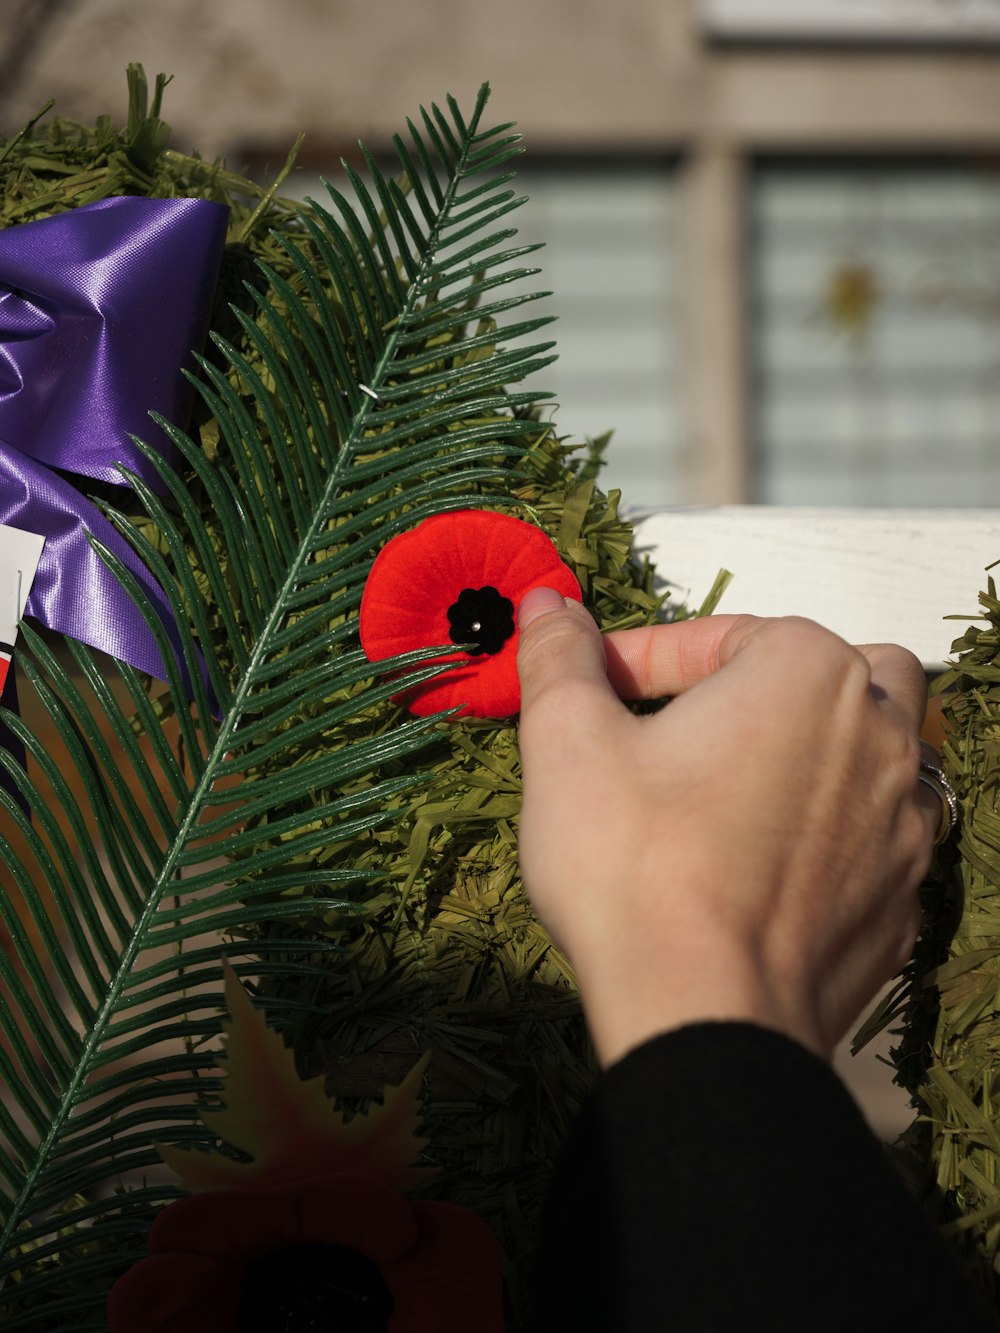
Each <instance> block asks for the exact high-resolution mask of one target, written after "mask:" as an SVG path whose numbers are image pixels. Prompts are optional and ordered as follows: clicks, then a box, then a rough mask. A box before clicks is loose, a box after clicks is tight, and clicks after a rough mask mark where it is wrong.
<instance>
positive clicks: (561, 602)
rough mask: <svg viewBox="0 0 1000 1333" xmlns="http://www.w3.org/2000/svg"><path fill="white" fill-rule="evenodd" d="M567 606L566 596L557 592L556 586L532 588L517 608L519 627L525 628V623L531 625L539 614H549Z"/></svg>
mask: <svg viewBox="0 0 1000 1333" xmlns="http://www.w3.org/2000/svg"><path fill="white" fill-rule="evenodd" d="M565 606H566V599H565V597H563V595H562V593H559V592H556V590H555V588H531V589H530V590H529V591H528V592H526V593H525V594H524V596H523V597H522V598H521V605H520V606H519V607H518V608H517V627H518V629H524V627H525V625H530V624H531V622H532V621H533V620H537V619H538V617H539V616H547V615H548V613H549V612H550V611H562V610H564V609H565Z"/></svg>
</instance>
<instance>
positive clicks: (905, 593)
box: [635, 505, 1000, 671]
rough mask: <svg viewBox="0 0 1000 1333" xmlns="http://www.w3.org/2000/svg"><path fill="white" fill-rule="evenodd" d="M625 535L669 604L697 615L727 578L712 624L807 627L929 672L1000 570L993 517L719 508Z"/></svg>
mask: <svg viewBox="0 0 1000 1333" xmlns="http://www.w3.org/2000/svg"><path fill="white" fill-rule="evenodd" d="M635 531H636V541H635V545H636V548H637V550H639V551H648V552H649V554H650V555H651V557H652V558H653V560H654V561H655V563H656V566H657V570H658V572H659V574H660V576H661V578H662V579H663V580H664V581H665V582H666V583H667V584H668V585H669V586H670V588H671V590H672V593H673V595H674V596H675V597H676V598H677V600H679V601H685V602H687V603H688V605H690V606H698V605H700V604H701V602H702V600H703V599H704V597H705V595H706V593H707V592H708V590H709V588H710V587H711V586H712V582H713V581H714V579H715V576H716V574H717V573H718V571H719V570H720V569H728V570H729V571H730V572H731V573H732V574H733V576H734V577H733V581H732V583H731V584H730V586H729V588H728V589H727V591H726V593H725V595H724V597H723V599H722V602H721V604H720V606H719V608H718V609H719V611H720V612H725V611H729V612H751V613H752V614H754V615H760V616H779V615H802V616H809V617H810V618H811V619H813V620H818V621H820V622H821V623H822V624H824V625H827V626H828V627H829V628H830V629H832V630H834V631H835V632H836V633H837V634H840V635H841V636H842V637H843V638H845V639H847V640H848V641H849V642H851V643H880V642H892V643H902V644H904V645H905V646H906V647H907V648H909V649H910V650H911V651H912V652H914V653H916V655H917V656H918V657H919V658H920V660H921V661H922V662H923V663H924V666H925V667H926V668H927V669H928V670H931V671H935V670H940V668H941V667H942V666H943V665H944V663H945V661H946V660H947V659H948V657H949V656H950V652H951V645H952V642H953V641H954V640H955V639H957V638H958V637H959V636H960V635H961V634H962V633H963V632H964V631H965V629H966V627H967V625H968V624H969V623H970V622H971V621H972V620H973V619H974V618H975V617H976V615H977V612H978V610H979V602H978V599H979V592H980V590H981V589H983V588H985V587H986V580H987V573H986V569H987V567H988V566H989V565H992V564H993V563H994V562H996V561H1000V509H813V508H801V509H800V508H779V507H772V506H767V505H732V506H729V505H724V506H718V507H706V508H694V509H688V508H680V509H662V510H657V511H651V512H644V513H643V514H641V515H640V516H639V517H638V518H637V519H636V529H635ZM997 576H998V582H1000V571H998V572H997ZM947 616H961V617H963V619H962V620H947V619H945V617H947Z"/></svg>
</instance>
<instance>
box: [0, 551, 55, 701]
mask: <svg viewBox="0 0 1000 1333" xmlns="http://www.w3.org/2000/svg"><path fill="white" fill-rule="evenodd" d="M44 545H45V538H44V537H40V536H39V535H38V534H37V533H36V532H22V531H21V529H20V528H8V527H4V526H3V524H0V690H3V686H4V682H5V681H6V679H7V671H8V668H9V667H10V659H11V655H12V653H13V652H14V640H15V639H16V637H17V622H18V621H19V620H20V619H21V617H22V616H23V615H24V607H25V604H26V603H27V600H28V593H29V592H30V591H31V584H32V582H33V580H34V577H35V571H36V570H37V569H38V561H39V559H40V558H41V554H42V547H43V546H44Z"/></svg>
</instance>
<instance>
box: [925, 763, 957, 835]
mask: <svg viewBox="0 0 1000 1333" xmlns="http://www.w3.org/2000/svg"><path fill="white" fill-rule="evenodd" d="M917 777H918V779H919V780H920V781H921V782H923V783H925V784H926V785H927V786H928V787H930V789H931V790H932V791H933V792H936V793H937V795H938V797H939V798H940V800H941V820H940V823H939V824H938V828H937V833H936V834H935V835H934V846H935V847H938V846H940V844H941V843H942V842H945V841H946V839H948V838H949V837H950V836H951V832H952V829H954V827H955V825H956V824H957V823H958V796H957V795H956V793H955V788H954V787H953V786H952V785H951V783H950V782H949V781H948V776H947V774H946V773H945V771H944V769H943V768H942V767H941V760H940V757H939V755H938V752H937V751H936V750H935V749H934V747H933V746H932V745H928V744H927V742H926V741H921V742H920V772H919V773H918V774H917Z"/></svg>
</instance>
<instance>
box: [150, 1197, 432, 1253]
mask: <svg viewBox="0 0 1000 1333" xmlns="http://www.w3.org/2000/svg"><path fill="white" fill-rule="evenodd" d="M416 1236H417V1227H416V1222H415V1220H414V1217H413V1212H412V1209H411V1207H410V1205H409V1204H408V1203H407V1201H406V1199H405V1198H404V1197H403V1196H402V1194H400V1193H399V1191H398V1190H396V1189H393V1188H392V1187H391V1186H389V1185H385V1184H383V1183H382V1182H380V1181H377V1180H371V1179H368V1178H363V1177H359V1176H346V1175H344V1176H339V1175H338V1176H329V1177H326V1178H325V1179H320V1180H314V1181H310V1182H308V1183H307V1184H297V1185H290V1186H288V1187H287V1188H284V1189H270V1190H218V1191H215V1192H209V1193H206V1194H190V1195H187V1196H186V1197H185V1198H183V1199H178V1200H176V1202H174V1203H172V1204H169V1205H168V1206H167V1207H166V1208H164V1209H163V1211H162V1212H161V1213H159V1214H158V1215H157V1218H156V1221H155V1222H154V1223H153V1226H152V1228H151V1230H150V1233H149V1250H150V1253H151V1254H155V1255H159V1254H166V1253H175V1254H187V1255H192V1254H193V1255H205V1256H208V1257H209V1258H211V1259H214V1260H218V1261H220V1262H229V1263H236V1264H246V1263H251V1262H252V1261H253V1260H254V1259H256V1258H258V1257H259V1256H260V1255H262V1254H266V1253H267V1252H268V1251H269V1250H276V1249H278V1248H280V1247H281V1246H283V1245H294V1244H296V1243H297V1242H298V1241H307V1240H309V1241H326V1242H328V1243H329V1244H331V1245H348V1246H350V1248H351V1249H353V1250H358V1251H359V1252H360V1253H362V1254H365V1255H367V1256H368V1257H369V1258H370V1259H374V1260H375V1262H376V1263H377V1264H379V1265H380V1266H384V1265H386V1264H389V1263H392V1262H393V1261H394V1260H395V1259H396V1258H398V1256H399V1255H400V1254H401V1253H402V1252H403V1251H404V1250H406V1249H409V1247H410V1246H411V1245H413V1243H414V1241H415V1240H416Z"/></svg>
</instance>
